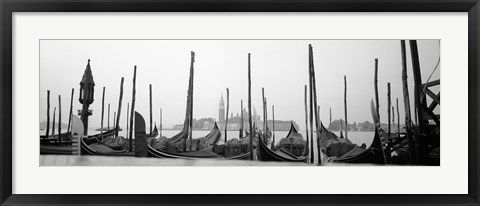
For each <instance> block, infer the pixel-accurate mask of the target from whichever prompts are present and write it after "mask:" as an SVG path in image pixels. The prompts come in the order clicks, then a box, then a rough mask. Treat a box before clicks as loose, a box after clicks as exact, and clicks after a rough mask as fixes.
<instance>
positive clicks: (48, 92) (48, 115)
mask: <svg viewBox="0 0 480 206" xmlns="http://www.w3.org/2000/svg"><path fill="white" fill-rule="evenodd" d="M49 132H50V90H47V128H46V132H45V138H47V139H48V136H49V135H50V133H49ZM45 138H44V139H45Z"/></svg>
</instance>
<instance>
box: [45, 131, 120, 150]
mask: <svg viewBox="0 0 480 206" xmlns="http://www.w3.org/2000/svg"><path fill="white" fill-rule="evenodd" d="M60 135H61V137H62V138H63V139H62V142H61V143H60V142H59V141H58V134H56V135H53V136H49V137H48V138H46V136H45V135H40V144H41V145H49V146H59V145H69V144H71V137H72V133H71V132H65V133H62V134H60ZM113 135H115V128H112V129H110V130H107V131H105V132H103V133H99V134H94V135H90V136H88V137H87V138H84V141H85V142H86V143H87V144H93V143H97V142H99V141H102V140H103V139H104V138H106V137H111V136H113Z"/></svg>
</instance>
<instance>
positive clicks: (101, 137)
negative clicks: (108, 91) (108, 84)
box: [100, 87, 105, 139]
mask: <svg viewBox="0 0 480 206" xmlns="http://www.w3.org/2000/svg"><path fill="white" fill-rule="evenodd" d="M104 104H105V87H103V92H102V117H101V119H100V139H103V116H104V110H105V106H104Z"/></svg>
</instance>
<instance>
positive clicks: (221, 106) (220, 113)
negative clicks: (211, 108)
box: [218, 93, 225, 122]
mask: <svg viewBox="0 0 480 206" xmlns="http://www.w3.org/2000/svg"><path fill="white" fill-rule="evenodd" d="M218 120H219V122H224V121H225V102H224V101H223V93H222V98H221V99H220V104H219V108H218Z"/></svg>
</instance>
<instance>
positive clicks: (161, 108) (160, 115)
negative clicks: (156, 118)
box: [160, 108, 163, 137]
mask: <svg viewBox="0 0 480 206" xmlns="http://www.w3.org/2000/svg"><path fill="white" fill-rule="evenodd" d="M162 115H163V114H162V108H160V137H162V126H163V124H162V118H163V117H162Z"/></svg>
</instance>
